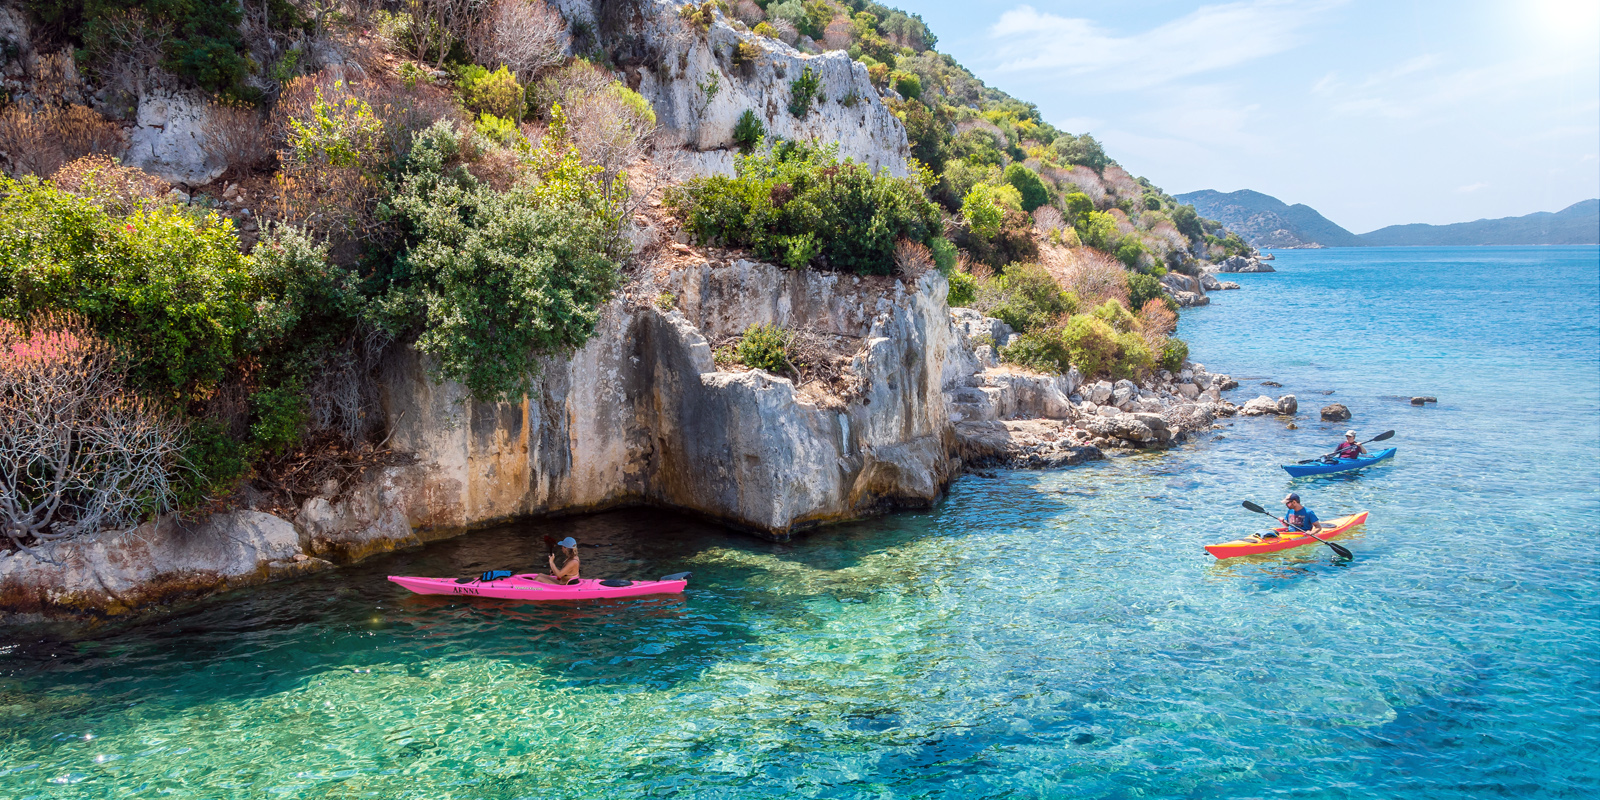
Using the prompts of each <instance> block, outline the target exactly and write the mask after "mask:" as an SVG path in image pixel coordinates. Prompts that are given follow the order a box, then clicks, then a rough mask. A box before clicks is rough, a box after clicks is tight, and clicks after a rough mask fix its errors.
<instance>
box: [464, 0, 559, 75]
mask: <svg viewBox="0 0 1600 800" xmlns="http://www.w3.org/2000/svg"><path fill="white" fill-rule="evenodd" d="M567 43H568V34H567V23H566V20H564V19H562V18H561V14H560V13H558V12H557V11H556V10H555V9H553V8H551V7H550V6H549V5H547V4H546V3H544V2H543V0H495V3H494V5H493V6H491V7H490V8H489V9H488V11H487V12H486V13H484V14H483V15H482V17H480V18H479V19H478V21H477V22H476V23H475V24H473V25H472V26H471V27H470V28H469V29H468V34H467V47H468V48H469V49H470V50H471V52H472V55H473V58H475V59H477V61H478V63H480V64H500V65H504V66H505V67H506V68H507V69H509V70H511V72H512V74H514V75H516V76H517V80H518V81H520V82H522V83H527V82H528V81H529V80H532V78H533V76H535V75H537V74H538V73H540V72H542V71H544V70H546V69H549V68H550V67H554V66H556V65H558V64H560V63H561V62H562V61H564V60H565V59H566V55H567Z"/></svg>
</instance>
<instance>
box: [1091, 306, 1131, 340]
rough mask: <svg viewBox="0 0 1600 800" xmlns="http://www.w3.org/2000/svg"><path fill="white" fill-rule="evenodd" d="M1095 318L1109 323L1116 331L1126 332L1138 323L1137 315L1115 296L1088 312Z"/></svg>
mask: <svg viewBox="0 0 1600 800" xmlns="http://www.w3.org/2000/svg"><path fill="white" fill-rule="evenodd" d="M1089 313H1090V314H1091V315H1093V316H1094V318H1095V319H1098V320H1101V321H1102V322H1104V323H1106V324H1107V325H1110V326H1111V327H1112V328H1114V329H1115V330H1116V331H1117V332H1118V333H1128V332H1129V331H1132V330H1134V328H1135V327H1136V326H1137V325H1138V322H1139V320H1138V317H1136V316H1134V313H1133V312H1132V311H1129V310H1128V307H1127V306H1125V305H1123V304H1122V303H1121V302H1119V301H1118V300H1117V299H1116V298H1112V299H1110V300H1107V301H1105V302H1104V303H1101V304H1100V305H1097V306H1095V307H1094V309H1093V310H1092V311H1090V312H1089Z"/></svg>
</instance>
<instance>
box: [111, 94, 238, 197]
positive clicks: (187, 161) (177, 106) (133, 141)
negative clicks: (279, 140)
mask: <svg viewBox="0 0 1600 800" xmlns="http://www.w3.org/2000/svg"><path fill="white" fill-rule="evenodd" d="M209 122H210V111H209V106H208V105H207V103H206V99H205V97H204V96H203V95H201V94H200V93H199V92H191V91H177V90H171V89H160V88H157V89H150V90H148V91H146V92H145V93H144V94H143V95H141V96H140V97H139V112H138V116H137V119H136V121H135V125H134V127H133V128H132V129H131V130H129V132H128V152H127V154H126V155H124V156H123V161H124V162H126V163H127V164H129V165H131V166H135V167H138V168H140V169H142V170H144V171H145V172H149V173H151V174H152V175H156V176H158V177H160V178H161V179H162V180H165V181H167V182H169V183H188V184H194V185H200V184H205V183H210V182H211V181H213V180H215V179H216V178H217V176H219V175H221V174H222V173H223V172H224V171H225V170H227V168H228V165H227V164H224V163H221V162H220V161H219V160H217V159H215V158H213V157H211V156H210V155H209V154H207V152H206V146H205V141H206V140H205V136H206V126H207V125H208V124H209Z"/></svg>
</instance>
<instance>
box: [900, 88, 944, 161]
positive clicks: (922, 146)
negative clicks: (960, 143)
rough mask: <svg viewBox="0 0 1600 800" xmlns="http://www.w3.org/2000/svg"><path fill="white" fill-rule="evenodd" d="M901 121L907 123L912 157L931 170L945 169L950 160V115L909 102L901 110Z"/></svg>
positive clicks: (907, 139)
mask: <svg viewBox="0 0 1600 800" xmlns="http://www.w3.org/2000/svg"><path fill="white" fill-rule="evenodd" d="M900 121H901V122H904V123H905V126H906V141H907V142H908V143H909V144H910V145H911V155H912V157H913V158H915V159H917V160H918V161H921V162H922V163H924V164H926V165H928V168H929V169H932V170H935V171H937V170H940V169H943V168H944V164H945V162H946V161H947V160H949V158H950V125H949V121H948V115H946V114H944V113H942V112H936V111H934V110H933V109H930V108H928V106H927V105H925V104H923V103H920V102H907V103H906V104H905V105H904V106H903V107H902V108H901V110H900Z"/></svg>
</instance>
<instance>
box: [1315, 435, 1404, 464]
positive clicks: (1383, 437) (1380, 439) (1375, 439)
mask: <svg viewBox="0 0 1600 800" xmlns="http://www.w3.org/2000/svg"><path fill="white" fill-rule="evenodd" d="M1393 438H1394V431H1384V432H1383V433H1380V434H1378V435H1377V436H1374V437H1372V438H1371V439H1368V440H1366V441H1364V442H1362V444H1372V443H1373V442H1387V441H1389V440H1390V439H1393ZM1336 452H1337V451H1336ZM1331 455H1333V453H1329V454H1328V455H1327V456H1317V457H1316V458H1308V459H1306V460H1304V461H1296V462H1295V463H1296V464H1312V463H1315V462H1318V461H1321V460H1323V459H1324V458H1327V457H1328V456H1331Z"/></svg>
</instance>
